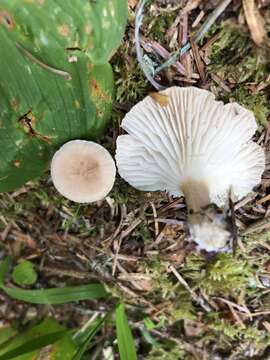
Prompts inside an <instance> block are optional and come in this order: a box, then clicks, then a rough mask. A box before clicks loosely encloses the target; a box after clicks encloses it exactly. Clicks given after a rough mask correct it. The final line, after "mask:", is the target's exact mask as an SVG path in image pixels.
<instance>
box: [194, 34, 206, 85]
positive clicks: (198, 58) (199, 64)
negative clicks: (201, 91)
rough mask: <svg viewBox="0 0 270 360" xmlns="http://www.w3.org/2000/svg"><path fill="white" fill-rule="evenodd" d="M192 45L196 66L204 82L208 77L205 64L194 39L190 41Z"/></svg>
mask: <svg viewBox="0 0 270 360" xmlns="http://www.w3.org/2000/svg"><path fill="white" fill-rule="evenodd" d="M190 44H191V48H192V53H193V56H194V60H195V63H196V66H197V69H198V72H199V74H200V78H201V80H202V81H204V80H205V78H206V75H205V69H204V63H203V61H202V58H201V55H200V53H199V48H198V45H197V44H196V43H195V42H194V41H193V40H192V39H190Z"/></svg>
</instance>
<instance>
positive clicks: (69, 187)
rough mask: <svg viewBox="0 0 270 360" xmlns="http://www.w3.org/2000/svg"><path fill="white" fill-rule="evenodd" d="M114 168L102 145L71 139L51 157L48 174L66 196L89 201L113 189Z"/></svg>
mask: <svg viewBox="0 0 270 360" xmlns="http://www.w3.org/2000/svg"><path fill="white" fill-rule="evenodd" d="M115 174H116V168H115V164H114V161H113V159H112V157H111V155H110V153H109V152H108V151H107V150H106V149H105V148H104V147H103V146H101V145H99V144H97V143H95V142H92V141H86V140H72V141H69V142H67V143H66V144H64V145H63V146H62V147H61V148H60V149H59V150H58V151H57V152H56V153H55V154H54V156H53V159H52V162H51V176H52V181H53V184H54V186H55V187H56V189H57V190H58V191H59V192H60V194H62V195H63V196H65V197H66V198H67V199H69V200H72V201H75V202H79V203H90V202H94V201H98V200H101V199H103V198H104V197H105V196H106V195H107V194H108V193H109V191H110V190H111V189H112V187H113V184H114V180H115Z"/></svg>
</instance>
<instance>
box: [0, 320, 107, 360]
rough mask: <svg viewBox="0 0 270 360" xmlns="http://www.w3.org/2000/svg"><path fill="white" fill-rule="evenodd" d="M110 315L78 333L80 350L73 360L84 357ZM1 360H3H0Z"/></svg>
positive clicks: (77, 341) (76, 337) (76, 340)
mask: <svg viewBox="0 0 270 360" xmlns="http://www.w3.org/2000/svg"><path fill="white" fill-rule="evenodd" d="M109 314H110V313H108V314H107V315H106V316H105V317H103V318H99V319H98V320H97V321H96V322H95V323H94V324H93V323H90V324H87V325H86V326H85V327H84V328H83V330H80V331H78V333H77V334H75V336H74V337H73V339H74V340H75V342H76V343H77V346H78V350H77V352H76V354H75V355H74V357H73V358H72V360H80V359H81V358H82V356H83V354H84V353H85V352H86V350H87V349H88V347H89V345H90V343H91V340H92V339H93V337H94V336H95V335H96V333H97V332H98V331H99V330H100V328H101V326H102V324H103V323H104V321H105V319H107V317H108V315H109ZM0 360H1V359H0Z"/></svg>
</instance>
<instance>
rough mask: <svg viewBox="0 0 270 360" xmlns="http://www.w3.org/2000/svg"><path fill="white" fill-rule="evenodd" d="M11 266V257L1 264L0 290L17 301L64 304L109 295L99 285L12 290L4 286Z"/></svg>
mask: <svg viewBox="0 0 270 360" xmlns="http://www.w3.org/2000/svg"><path fill="white" fill-rule="evenodd" d="M9 264H10V258H9V257H7V258H5V259H4V260H3V261H2V262H1V264H0V288H2V290H3V291H4V292H5V293H6V294H7V295H9V296H10V297H12V298H14V299H17V300H22V301H25V302H29V303H32V304H64V303H68V302H71V301H79V300H88V299H100V298H107V297H108V295H109V294H108V293H107V292H106V291H105V289H104V286H103V285H102V284H98V283H96V284H88V285H81V286H66V287H63V288H53V289H41V290H25V289H20V288H10V287H7V286H5V285H4V278H5V274H6V272H7V271H8V268H9Z"/></svg>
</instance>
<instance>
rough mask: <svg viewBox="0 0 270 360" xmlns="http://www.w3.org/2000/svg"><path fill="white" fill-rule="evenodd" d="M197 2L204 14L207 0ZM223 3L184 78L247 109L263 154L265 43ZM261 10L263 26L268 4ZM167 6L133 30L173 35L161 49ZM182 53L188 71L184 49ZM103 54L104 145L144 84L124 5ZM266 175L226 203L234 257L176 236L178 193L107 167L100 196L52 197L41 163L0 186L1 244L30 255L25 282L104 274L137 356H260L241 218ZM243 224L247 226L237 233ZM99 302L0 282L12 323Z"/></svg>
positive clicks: (262, 236) (268, 302)
mask: <svg viewBox="0 0 270 360" xmlns="http://www.w3.org/2000/svg"><path fill="white" fill-rule="evenodd" d="M207 3H208V5H206V8H205V12H206V13H209V12H211V11H212V10H213V8H214V1H213V5H211V4H212V2H207ZM210 3H211V4H210ZM234 3H235V4H234V6H235V9H233V8H228V9H227V10H226V11H225V12H224V14H223V15H222V19H221V20H220V21H218V22H217V23H216V24H215V26H214V28H212V30H211V31H210V32H209V34H208V35H207V37H206V38H205V39H204V40H203V41H202V43H201V44H200V47H201V46H203V45H205V44H206V43H207V42H208V41H209V39H211V38H212V37H214V36H216V35H217V34H219V35H218V36H217V37H216V41H214V42H213V44H212V45H210V46H209V47H207V49H206V54H205V57H207V59H208V61H207V66H205V69H204V71H205V74H206V79H205V80H204V82H202V80H201V79H197V80H196V82H195V86H199V87H204V88H208V89H210V90H212V91H213V92H214V93H215V94H216V95H217V97H218V98H219V99H221V100H224V101H225V102H227V101H232V100H234V101H237V102H239V103H240V104H242V105H244V106H246V107H248V108H250V109H251V110H252V111H254V113H255V116H256V119H257V121H258V124H259V130H258V133H257V134H256V136H255V139H256V140H259V142H260V144H261V145H263V146H264V147H265V149H266V153H267V159H268V162H269V159H270V158H269V151H270V148H269V136H268V134H269V132H268V120H269V113H270V106H269V96H270V87H269V85H270V81H269V69H270V60H269V59H270V57H269V48H268V47H267V44H266V45H265V46H262V47H260V48H259V47H257V46H255V45H254V43H253V41H252V39H251V36H250V32H249V30H248V28H247V25H246V23H245V22H244V21H243V20H242V21H239V19H241V18H242V19H243V10H242V8H241V4H238V2H237V1H235V2H234ZM265 3H267V1H266V2H265ZM209 4H210V5H209ZM237 4H238V5H237ZM268 5H269V4H268ZM160 6H161V5H160ZM211 6H212V8H211ZM163 9H164V7H163ZM165 9H166V6H165ZM201 10H204V5H201V8H199V7H196V8H195V9H194V10H192V12H191V13H190V16H189V28H190V29H191V31H192V32H196V29H197V28H198V27H197V28H195V29H192V28H191V24H192V22H193V21H194V20H195V19H196V18H197V16H198V14H199V13H200V11H201ZM261 12H262V14H263V16H264V18H265V21H266V24H265V26H266V28H267V31H270V22H269V11H268V10H267V6H265V7H263V8H262V9H261ZM178 14H179V13H178V12H177V11H167V12H164V11H162V8H161V7H159V6H152V7H151V8H148V12H147V15H146V17H145V21H144V25H143V27H142V34H143V36H144V37H145V38H146V39H148V40H150V39H151V40H155V41H158V42H159V43H160V44H161V45H162V46H164V47H165V48H167V49H168V50H169V51H172V50H173V48H174V47H175V48H176V45H175V44H174V45H172V48H171V49H170V48H169V45H168V44H169V42H170V38H171V36H172V35H171V34H170V32H169V31H168V30H169V29H172V26H173V23H174V21H175V18H176V17H177V16H178ZM204 19H205V18H204ZM202 21H203V20H202ZM177 26H178V25H177ZM190 60H191V63H192V64H193V65H192V66H193V71H194V72H197V70H196V67H195V65H194V59H193V58H192V57H191V59H190ZM112 63H113V67H114V72H115V80H116V103H115V110H114V113H113V117H112V123H111V126H110V128H109V129H108V132H107V135H106V136H105V137H104V139H103V140H102V143H103V144H104V145H105V146H107V147H108V148H109V149H110V150H111V152H112V153H114V150H115V139H116V137H117V135H118V134H119V133H120V131H121V130H120V126H119V124H120V122H121V119H122V118H123V116H124V114H125V112H126V111H127V110H128V109H129V108H130V107H131V106H132V105H133V104H135V103H136V102H138V101H139V100H140V99H142V98H143V97H144V96H145V95H147V93H148V92H149V91H153V89H152V88H151V86H150V85H149V84H148V83H147V82H146V80H145V77H144V76H143V74H142V72H141V70H140V68H139V66H138V63H137V61H136V54H135V50H134V11H133V10H132V9H131V8H130V19H129V25H128V28H127V32H126V35H125V39H124V41H123V44H122V46H121V47H120V49H119V51H118V52H117V54H116V55H115V56H114V58H113V60H112ZM161 80H162V81H164V82H165V83H166V84H169V85H171V84H177V85H181V86H183V85H185V86H186V85H187V82H185V81H183V80H181V79H180V80H179V78H178V75H177V74H176V73H175V71H174V70H170V71H165V72H164V73H163V74H162V76H161ZM269 179H270V176H269V168H268V169H267V170H266V172H265V174H264V177H263V182H262V185H261V186H259V187H258V188H257V189H256V192H255V193H254V196H248V197H247V198H246V199H244V201H242V202H241V204H239V206H237V210H236V215H237V223H238V226H239V231H240V237H239V242H238V247H237V251H236V255H235V256H234V255H233V254H232V253H225V254H202V253H200V252H198V251H197V250H196V247H195V246H194V245H193V244H190V243H188V242H187V240H186V231H185V219H186V208H185V203H184V199H172V198H170V197H169V196H168V195H166V194H164V193H142V192H139V191H136V190H135V189H133V188H131V187H130V186H129V185H127V184H126V183H125V182H124V181H123V180H122V179H120V178H117V181H116V184H115V187H114V189H113V191H112V192H111V194H110V195H109V197H108V198H107V199H106V200H104V201H102V202H99V203H97V204H93V205H87V206H85V205H77V204H74V203H72V202H69V201H68V200H65V199H64V198H62V197H61V196H59V194H58V193H57V192H56V190H55V189H54V187H53V186H52V184H51V182H50V179H49V175H48V174H46V175H45V176H44V177H43V179H41V180H38V181H36V182H32V183H29V184H27V185H25V186H24V187H23V188H21V189H19V190H18V191H16V192H14V193H10V194H1V195H0V208H1V216H0V231H1V232H2V240H1V245H0V246H1V247H0V255H1V257H4V256H5V255H6V254H8V253H9V254H11V255H12V257H13V259H14V262H15V263H16V262H19V261H20V260H21V259H28V260H31V261H32V262H33V263H34V264H35V267H36V270H37V271H38V274H39V278H38V282H37V283H36V285H35V286H36V288H41V287H52V286H54V287H55V286H62V285H63V284H72V283H76V284H78V282H80V283H85V282H89V280H91V279H99V280H100V281H102V282H105V283H106V284H107V286H108V288H109V290H110V291H111V292H112V294H113V295H116V296H121V297H123V299H124V302H125V304H126V308H127V313H128V318H129V321H130V324H131V327H132V331H133V334H134V337H135V341H136V346H137V351H138V354H139V358H141V359H147V360H154V359H166V360H177V359H248V358H252V359H267V358H269V356H270V352H269V349H270V257H269V251H270V232H269V230H267V229H266V230H262V232H257V231H253V230H252V229H253V228H252V226H255V225H254V224H257V223H258V222H260V221H261V222H262V221H263V220H262V219H267V217H268V216H269V209H270V202H269V198H266V200H265V196H266V195H267V193H269V185H270V180H269ZM259 224H260V223H259ZM266 224H267V220H266ZM267 227H268V226H267V225H265V224H264V225H262V226H261V228H262V229H263V228H267ZM247 228H248V229H251V231H250V234H249V235H247V236H243V235H241V234H242V231H243V230H245V229H247ZM179 279H180V280H179ZM106 308H110V303H108V302H106V301H104V302H100V301H99V302H97V301H95V302H90V301H85V302H81V303H72V304H68V305H63V306H54V307H48V306H33V305H31V306H29V305H27V304H25V303H22V302H16V301H14V300H12V299H10V298H8V297H7V296H5V295H4V294H3V293H0V319H1V321H2V322H3V323H5V322H15V323H16V324H17V325H19V326H22V325H23V324H25V323H27V322H28V321H37V320H38V319H39V318H43V317H44V316H45V315H47V314H49V315H52V316H54V317H55V318H56V319H58V320H59V321H60V322H61V323H63V324H65V325H67V326H69V327H74V326H82V325H83V324H84V323H85V322H86V321H87V320H88V319H89V317H90V316H91V314H92V313H93V312H94V311H95V310H98V309H106ZM104 331H105V335H106V336H105V337H104V336H101V337H100V339H101V341H102V346H104V347H105V346H108V345H110V344H112V343H113V341H114V339H115V334H114V330H113V326H112V325H111V324H107V325H106V329H105V330H104ZM103 335H104V334H103ZM100 356H101V355H100ZM101 358H102V356H101V357H100V359H101ZM116 358H117V355H116Z"/></svg>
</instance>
